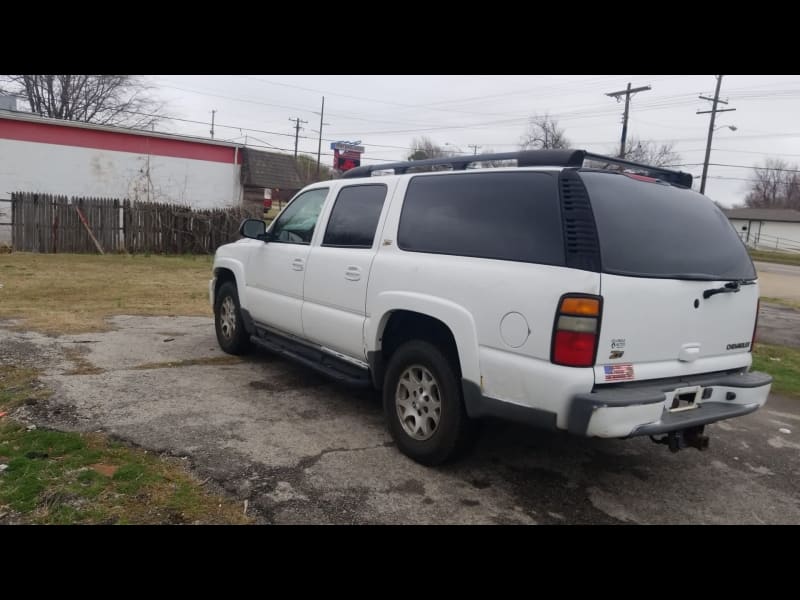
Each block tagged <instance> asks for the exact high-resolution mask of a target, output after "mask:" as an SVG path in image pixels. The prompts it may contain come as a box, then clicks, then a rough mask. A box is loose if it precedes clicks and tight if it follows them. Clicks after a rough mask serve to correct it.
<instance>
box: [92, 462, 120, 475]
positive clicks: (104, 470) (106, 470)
mask: <svg viewBox="0 0 800 600" xmlns="http://www.w3.org/2000/svg"><path fill="white" fill-rule="evenodd" d="M89 468H90V469H93V470H94V471H95V472H97V473H100V475H105V476H106V477H113V476H114V473H116V472H117V471H118V470H119V467H118V466H116V465H103V464H94V465H89Z"/></svg>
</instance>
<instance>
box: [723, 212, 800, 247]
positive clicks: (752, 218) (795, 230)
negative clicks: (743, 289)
mask: <svg viewBox="0 0 800 600" xmlns="http://www.w3.org/2000/svg"><path fill="white" fill-rule="evenodd" d="M724 212H725V215H726V216H727V217H728V219H729V220H730V222H731V224H732V225H733V227H734V229H736V232H737V233H738V234H739V237H741V238H742V241H743V242H744V243H745V244H747V245H748V246H751V247H753V248H759V249H763V250H770V249H771V250H794V251H799V252H800V210H792V209H788V208H731V209H728V210H725V211H724Z"/></svg>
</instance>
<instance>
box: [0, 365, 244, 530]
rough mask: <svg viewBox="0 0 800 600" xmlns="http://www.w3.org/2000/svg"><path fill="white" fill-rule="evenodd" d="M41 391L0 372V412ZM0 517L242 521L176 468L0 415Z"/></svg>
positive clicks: (23, 378)
mask: <svg viewBox="0 0 800 600" xmlns="http://www.w3.org/2000/svg"><path fill="white" fill-rule="evenodd" d="M45 393H46V390H43V389H41V388H40V387H39V386H38V384H37V382H36V374H35V372H34V371H31V370H30V369H27V370H26V369H15V368H14V367H0V412H5V411H6V410H8V409H10V408H11V407H14V406H17V405H19V404H20V403H22V402H24V401H25V400H26V399H28V398H30V397H31V395H33V394H35V395H38V396H39V397H42V395H43V394H45ZM0 463H2V464H5V465H7V468H6V469H5V470H4V471H2V472H0V509H2V510H0V512H5V511H6V510H7V509H10V510H12V511H14V512H15V513H17V514H18V515H21V517H20V518H21V519H22V520H24V521H26V522H31V523H45V524H46V523H56V524H66V523H141V524H145V523H150V524H153V523H194V522H197V521H199V522H201V523H247V522H250V519H248V518H247V517H245V516H244V515H243V514H242V510H241V507H240V506H239V504H238V503H236V504H234V503H232V502H231V501H229V500H227V499H225V498H222V497H219V496H216V495H213V494H210V493H208V492H206V491H205V490H204V489H203V487H202V486H201V485H200V484H199V483H198V482H197V481H196V479H195V478H194V477H192V475H191V474H190V473H189V472H187V471H186V469H185V467H184V465H183V463H182V462H181V461H179V460H175V459H168V458H167V459H165V458H161V457H159V456H156V455H153V454H151V453H148V452H147V451H145V450H141V449H138V448H130V447H127V446H126V445H125V444H124V443H122V442H120V441H117V440H115V441H109V440H108V439H107V438H106V437H104V436H101V435H97V434H82V433H68V432H61V431H53V430H48V429H32V430H30V431H29V430H28V429H27V428H26V427H24V426H22V425H20V424H19V423H16V422H15V421H13V420H12V419H10V418H9V417H8V416H5V417H2V418H0Z"/></svg>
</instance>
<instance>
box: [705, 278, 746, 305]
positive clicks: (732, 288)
mask: <svg viewBox="0 0 800 600" xmlns="http://www.w3.org/2000/svg"><path fill="white" fill-rule="evenodd" d="M754 283H755V281H753V280H751V279H737V280H736V281H729V282H728V283H726V284H725V285H723V286H722V287H720V288H711V289H710V290H705V291H704V292H703V299H704V300H708V299H709V298H711V296H713V295H715V294H735V293H736V292H738V291H739V290H740V289H741V286H743V285H753V284H754Z"/></svg>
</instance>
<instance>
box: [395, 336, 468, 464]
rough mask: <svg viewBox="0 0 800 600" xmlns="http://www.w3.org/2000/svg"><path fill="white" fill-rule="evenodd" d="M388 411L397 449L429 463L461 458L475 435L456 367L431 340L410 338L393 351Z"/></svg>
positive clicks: (418, 460)
mask: <svg viewBox="0 0 800 600" xmlns="http://www.w3.org/2000/svg"><path fill="white" fill-rule="evenodd" d="M383 409H384V414H385V415H386V421H387V425H388V427H389V432H390V433H391V435H392V438H393V439H394V441H395V443H396V444H397V447H398V448H399V449H400V451H401V452H402V453H403V454H405V455H406V456H408V457H410V458H412V459H414V460H415V461H417V462H419V463H422V464H424V465H431V466H433V465H438V464H441V463H443V462H446V461H447V460H450V459H452V458H455V457H456V456H458V455H459V454H461V453H462V452H463V451H464V450H465V449H466V448H467V447H468V446H469V444H470V442H471V441H472V439H473V438H474V429H475V427H474V423H473V422H472V421H471V420H470V419H469V417H468V416H467V413H466V411H465V409H464V402H463V400H462V393H461V385H460V381H459V378H458V377H457V374H456V369H455V368H454V367H453V365H452V364H451V362H450V361H449V360H448V359H447V357H446V356H445V355H444V354H443V353H442V352H441V351H440V350H439V349H438V348H437V347H436V346H434V345H433V344H430V343H429V342H425V341H421V340H415V341H411V342H407V343H406V344H403V345H402V346H401V347H400V348H398V349H397V350H396V351H395V353H394V354H393V355H392V357H391V358H390V360H389V364H388V366H387V369H386V378H385V380H384V385H383Z"/></svg>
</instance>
